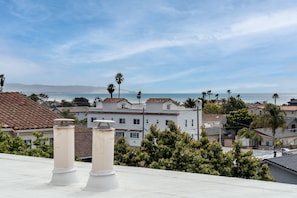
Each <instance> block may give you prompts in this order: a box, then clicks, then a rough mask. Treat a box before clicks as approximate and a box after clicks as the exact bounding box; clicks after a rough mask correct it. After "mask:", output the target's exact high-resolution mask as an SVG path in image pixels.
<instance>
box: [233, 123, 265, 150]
mask: <svg viewBox="0 0 297 198" xmlns="http://www.w3.org/2000/svg"><path fill="white" fill-rule="evenodd" d="M237 136H238V137H245V138H246V139H250V140H252V141H253V142H254V143H255V144H256V145H254V146H257V147H258V144H259V142H260V141H262V139H263V138H262V137H261V136H260V135H259V134H258V133H257V132H256V131H255V130H254V129H252V128H247V127H244V128H242V129H240V130H239V131H238V133H237Z"/></svg>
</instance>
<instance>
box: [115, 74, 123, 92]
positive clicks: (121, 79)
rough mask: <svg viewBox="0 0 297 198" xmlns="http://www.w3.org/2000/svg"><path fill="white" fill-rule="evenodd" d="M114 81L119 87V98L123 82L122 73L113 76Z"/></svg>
mask: <svg viewBox="0 0 297 198" xmlns="http://www.w3.org/2000/svg"><path fill="white" fill-rule="evenodd" d="M115 80H116V82H117V83H118V85H119V96H118V97H119V98H120V97H121V83H122V82H123V81H124V77H123V74H122V73H117V74H116V76H115Z"/></svg>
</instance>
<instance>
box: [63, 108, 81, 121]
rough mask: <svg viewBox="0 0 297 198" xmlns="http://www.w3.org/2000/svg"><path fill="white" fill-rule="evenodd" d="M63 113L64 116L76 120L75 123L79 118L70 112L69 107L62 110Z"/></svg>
mask: <svg viewBox="0 0 297 198" xmlns="http://www.w3.org/2000/svg"><path fill="white" fill-rule="evenodd" d="M61 115H62V116H63V117H64V118H69V119H73V120H75V123H77V121H78V120H77V118H76V117H75V115H73V114H72V113H70V110H69V109H63V110H62V112H61Z"/></svg>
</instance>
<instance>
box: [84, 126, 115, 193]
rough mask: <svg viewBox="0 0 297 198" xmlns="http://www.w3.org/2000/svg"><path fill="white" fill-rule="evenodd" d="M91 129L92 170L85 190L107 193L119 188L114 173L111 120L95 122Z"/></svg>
mask: <svg viewBox="0 0 297 198" xmlns="http://www.w3.org/2000/svg"><path fill="white" fill-rule="evenodd" d="M94 122H95V124H96V126H95V127H94V128H93V147H92V170H91V172H90V176H89V180H88V183H87V186H86V190H90V191H108V190H113V189H117V188H118V187H119V184H118V181H117V178H116V175H115V171H114V170H113V159H114V128H112V124H113V123H114V121H112V120H95V121H94Z"/></svg>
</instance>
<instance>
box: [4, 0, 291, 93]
mask: <svg viewBox="0 0 297 198" xmlns="http://www.w3.org/2000/svg"><path fill="white" fill-rule="evenodd" d="M119 72H120V73H122V74H123V76H124V81H123V82H122V84H121V89H125V90H130V91H142V92H143V93H201V92H203V91H207V90H211V91H212V92H213V93H214V92H218V93H226V92H227V90H228V89H229V90H231V92H234V93H235V92H237V93H262V92H263V93H296V92H297V90H296V74H297V1H296V0H282V1H280V0H261V1H259V0H183V1H181V0H141V1H140V0H125V1H123V0H76V1H73V0H63V1H61V0H48V1H36V0H32V1H30V0H15V1H13V0H0V74H1V73H2V74H4V75H5V83H23V84H44V85H90V86H102V87H107V86H108V84H110V83H113V84H114V85H115V87H116V88H117V87H118V85H117V83H116V82H115V75H116V74H117V73H119ZM4 90H5V88H4Z"/></svg>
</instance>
